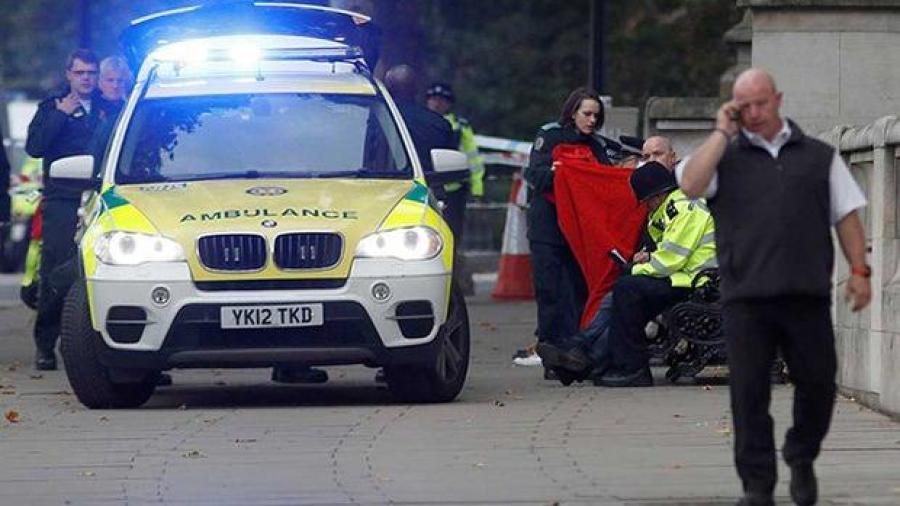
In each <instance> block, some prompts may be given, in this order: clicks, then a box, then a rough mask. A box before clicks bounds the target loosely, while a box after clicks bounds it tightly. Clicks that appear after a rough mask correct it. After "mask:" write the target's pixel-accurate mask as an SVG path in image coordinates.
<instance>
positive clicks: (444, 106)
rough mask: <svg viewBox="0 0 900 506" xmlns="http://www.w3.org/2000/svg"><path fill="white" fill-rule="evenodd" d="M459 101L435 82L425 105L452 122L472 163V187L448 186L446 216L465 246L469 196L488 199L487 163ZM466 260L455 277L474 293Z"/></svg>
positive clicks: (459, 265) (445, 86) (470, 163)
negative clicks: (460, 111) (457, 110)
mask: <svg viewBox="0 0 900 506" xmlns="http://www.w3.org/2000/svg"><path fill="white" fill-rule="evenodd" d="M455 101H456V97H455V95H454V94H453V88H451V87H450V85H449V84H447V83H434V84H432V85H431V86H429V87H428V89H427V90H425V105H426V106H427V107H428V109H429V110H431V111H434V112H436V113H438V114H440V115H442V116H443V117H444V119H445V120H447V122H449V123H450V126H451V128H452V129H453V133H454V135H455V136H456V137H457V138H459V150H460V151H462V152H463V153H465V154H466V157H467V158H468V160H469V181H468V185H466V184H464V183H459V182H453V183H447V184H445V185H444V191H445V192H446V201H445V202H446V204H447V209H446V213H445V217H446V218H447V222H448V224H449V225H450V228H451V229H452V230H453V235H454V237H455V239H456V243H457V244H459V245H462V242H463V231H464V229H465V211H466V201H467V200H468V197H469V196H471V197H473V198H474V199H481V198H482V197H483V196H484V160H483V159H482V158H481V155H480V154H479V153H478V144H477V143H476V142H475V132H474V131H473V130H472V126H471V125H470V124H469V122H468V121H467V120H466V119H465V118H463V117H461V116H458V115H457V114H456V113H455V112H453V111H452V110H451V109H452V107H453V104H454V102H455ZM463 258H464V257H463V256H462V255H460V256H459V260H460V261H459V262H458V263H457V268H456V269H454V274H455V275H456V279H457V281H458V283H459V285H460V288H461V289H462V290H463V293H466V294H471V293H473V292H474V287H473V286H472V276H471V273H469V272H467V271H466V269H465V265H464V262H463V261H462V259H463Z"/></svg>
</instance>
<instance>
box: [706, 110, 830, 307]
mask: <svg viewBox="0 0 900 506" xmlns="http://www.w3.org/2000/svg"><path fill="white" fill-rule="evenodd" d="M790 126H791V136H790V139H789V140H788V142H787V144H785V145H784V147H782V148H781V151H780V152H779V154H778V158H777V159H773V158H772V156H771V155H770V154H769V153H768V152H767V151H766V150H765V149H763V148H760V147H756V146H753V145H752V144H750V141H748V140H747V138H746V137H745V136H744V135H743V134H740V135H739V136H738V138H737V139H736V140H734V141H732V142H731V143H730V144H729V145H728V148H727V149H726V150H725V154H724V155H723V156H722V159H721V161H719V165H718V178H719V187H718V191H717V192H716V195H715V197H713V198H712V199H710V200H709V207H710V209H711V211H712V215H713V218H714V219H715V222H716V247H717V248H718V255H719V271H720V274H721V276H722V298H723V301H724V302H730V301H734V300H745V299H757V298H762V297H778V296H785V295H787V296H792V295H803V296H815V297H828V296H829V295H830V293H831V273H832V268H833V264H834V248H833V246H832V242H831V213H830V208H831V198H830V193H829V191H830V186H829V179H830V176H829V175H830V169H831V161H832V157H833V156H834V148H832V147H831V146H829V145H828V144H825V143H824V142H821V141H818V140H816V139H813V138H810V137H807V136H806V135H804V134H803V132H802V131H801V130H800V128H799V127H797V125H796V124H794V123H793V122H791V123H790Z"/></svg>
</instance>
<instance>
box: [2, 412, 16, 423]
mask: <svg viewBox="0 0 900 506" xmlns="http://www.w3.org/2000/svg"><path fill="white" fill-rule="evenodd" d="M3 416H4V417H6V421H7V422H9V423H19V412H18V411H16V410H14V409H10V410H8V411H7V412H6V414H5V415H3Z"/></svg>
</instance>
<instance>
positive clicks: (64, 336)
mask: <svg viewBox="0 0 900 506" xmlns="http://www.w3.org/2000/svg"><path fill="white" fill-rule="evenodd" d="M61 323H62V326H61V329H60V333H59V341H60V342H59V350H60V353H61V354H62V357H63V362H64V363H65V366H66V376H68V378H69V384H70V385H72V390H73V391H74V392H75V396H76V397H78V400H79V401H81V403H82V404H84V405H85V406H87V407H88V408H91V409H105V408H136V407H138V406H140V405H141V404H143V403H145V402H147V399H149V398H150V396H151V395H153V390H154V389H155V388H156V381H157V377H158V375H159V373H158V372H155V371H151V372H147V373H146V374H145V375H144V377H143V378H142V379H141V380H140V381H137V382H131V383H118V382H113V381H112V380H110V371H109V368H107V367H106V366H104V365H103V364H101V363H100V360H99V356H98V347H100V346H102V344H103V343H102V341H101V340H102V338H101V337H100V334H99V333H98V332H97V331H95V330H94V328H93V327H92V326H91V313H90V307H89V305H88V300H87V291H86V289H85V286H84V283H83V282H81V281H79V282H76V283H75V284H74V285H72V289H71V290H69V293H68V295H67V296H66V301H65V305H64V306H63V313H62V322H61Z"/></svg>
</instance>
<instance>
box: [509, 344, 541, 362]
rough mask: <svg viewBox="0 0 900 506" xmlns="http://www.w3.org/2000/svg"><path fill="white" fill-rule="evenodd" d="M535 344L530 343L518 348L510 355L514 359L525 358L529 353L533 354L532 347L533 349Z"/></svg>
mask: <svg viewBox="0 0 900 506" xmlns="http://www.w3.org/2000/svg"><path fill="white" fill-rule="evenodd" d="M535 346H537V345H536V344H530V345H528V346H526V347H524V348H520V349H518V350H516V352H515V353H513V356H512V358H513V360H515V359H517V358H525V357H528V356H530V355H534V349H535Z"/></svg>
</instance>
